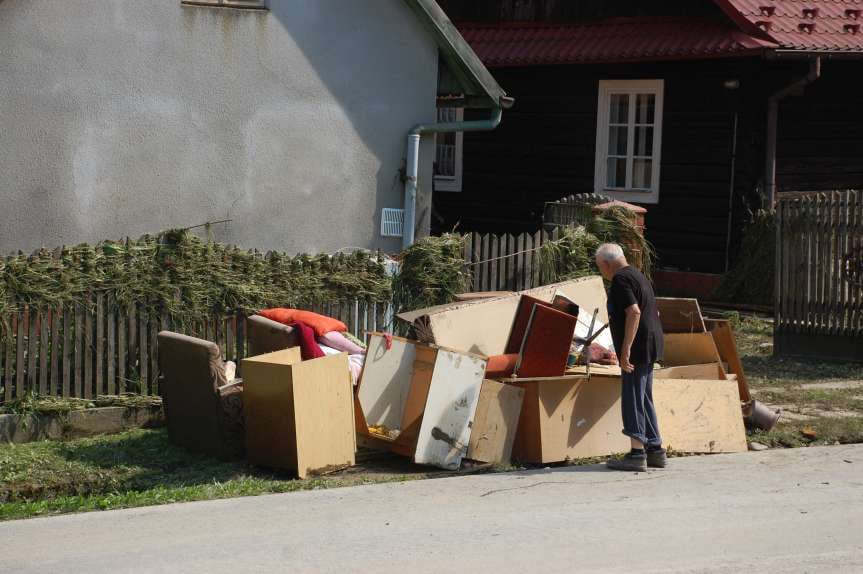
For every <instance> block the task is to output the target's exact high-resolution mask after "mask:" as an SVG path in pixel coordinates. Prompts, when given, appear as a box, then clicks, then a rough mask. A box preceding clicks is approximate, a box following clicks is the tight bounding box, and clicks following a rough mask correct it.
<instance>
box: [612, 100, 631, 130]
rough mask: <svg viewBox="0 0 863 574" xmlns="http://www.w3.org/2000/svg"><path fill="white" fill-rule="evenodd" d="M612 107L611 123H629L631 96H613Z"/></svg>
mask: <svg viewBox="0 0 863 574" xmlns="http://www.w3.org/2000/svg"><path fill="white" fill-rule="evenodd" d="M610 106H611V107H610V113H609V115H608V118H609V119H608V121H609V123H612V124H626V123H629V94H611V98H610Z"/></svg>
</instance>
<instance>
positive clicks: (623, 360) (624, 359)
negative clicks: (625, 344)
mask: <svg viewBox="0 0 863 574" xmlns="http://www.w3.org/2000/svg"><path fill="white" fill-rule="evenodd" d="M620 370H621V371H623V372H624V373H631V372H632V371H634V370H635V367H634V366H633V364H632V363H630V362H629V349H624V350H623V352H622V353H621V354H620Z"/></svg>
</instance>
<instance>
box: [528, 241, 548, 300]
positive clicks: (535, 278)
mask: <svg viewBox="0 0 863 574" xmlns="http://www.w3.org/2000/svg"><path fill="white" fill-rule="evenodd" d="M544 236H545V232H543V231H537V232H536V233H534V234H533V248H534V252H533V254H534V257H533V269H532V276H531V281H530V283H531V289H535V288H537V287H539V286H540V285H542V281H541V274H540V271H541V266H540V262H539V249H540V248H541V247H542V243H543V238H544Z"/></svg>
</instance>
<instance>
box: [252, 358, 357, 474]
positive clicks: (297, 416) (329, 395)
mask: <svg viewBox="0 0 863 574" xmlns="http://www.w3.org/2000/svg"><path fill="white" fill-rule="evenodd" d="M243 386H244V390H243V403H244V405H243V410H244V418H245V426H246V456H247V458H248V460H249V462H251V463H252V464H259V465H262V466H270V467H277V468H287V469H291V470H295V471H296V472H297V475H298V476H299V477H300V478H305V477H307V476H309V475H313V474H318V473H321V472H327V471H331V470H334V469H338V468H343V467H347V466H351V465H353V464H354V460H355V458H354V454H355V452H356V436H355V434H354V428H355V427H354V409H353V404H352V396H353V393H352V388H353V386H352V384H351V378H350V374H349V371H348V365H347V355H344V354H340V355H332V356H329V357H322V358H320V359H313V360H311V361H301V360H300V356H299V352H298V349H296V348H292V349H286V350H284V351H276V352H275V353H268V354H265V355H258V356H257V357H251V358H248V359H244V360H243Z"/></svg>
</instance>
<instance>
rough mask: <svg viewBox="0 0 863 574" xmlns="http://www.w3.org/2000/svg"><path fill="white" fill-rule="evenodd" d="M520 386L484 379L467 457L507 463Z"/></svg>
mask: <svg viewBox="0 0 863 574" xmlns="http://www.w3.org/2000/svg"><path fill="white" fill-rule="evenodd" d="M523 399H524V389H521V388H519V387H516V386H514V385H505V384H502V383H498V382H496V381H489V380H485V381H483V382H482V388H481V389H480V393H479V401H478V402H477V407H476V416H475V417H474V421H473V427H472V428H471V433H470V445H469V447H468V452H467V457H468V458H469V459H471V460H476V461H479V462H509V460H510V457H511V456H512V445H513V441H514V440H515V431H516V429H517V428H518V417H519V414H520V413H521V404H522V400H523Z"/></svg>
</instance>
